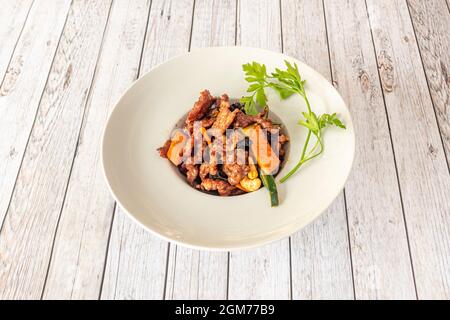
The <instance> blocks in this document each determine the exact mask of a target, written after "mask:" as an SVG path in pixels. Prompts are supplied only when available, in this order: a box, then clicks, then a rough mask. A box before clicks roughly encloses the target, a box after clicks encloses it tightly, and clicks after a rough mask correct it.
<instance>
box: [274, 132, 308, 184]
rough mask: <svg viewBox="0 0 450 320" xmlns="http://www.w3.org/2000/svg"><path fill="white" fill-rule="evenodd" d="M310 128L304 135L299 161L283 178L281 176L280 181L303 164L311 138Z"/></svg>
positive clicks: (283, 180)
mask: <svg viewBox="0 0 450 320" xmlns="http://www.w3.org/2000/svg"><path fill="white" fill-rule="evenodd" d="M311 132H312V131H311V130H309V131H308V135H307V136H306V140H305V144H304V145H303V150H302V155H301V157H300V161H299V162H298V163H297V164H296V166H295V167H294V168H292V169H291V171H289V172H288V173H287V174H286V175H285V176H284V177H283V178H281V180H280V182H281V183H283V182H285V181H286V180H287V179H288V178H289V177H290V176H292V175H293V174H294V173H295V172H296V171H297V170H298V168H300V167H301V165H302V164H303V159H304V158H305V154H306V149H307V148H308V143H309V139H310V138H311Z"/></svg>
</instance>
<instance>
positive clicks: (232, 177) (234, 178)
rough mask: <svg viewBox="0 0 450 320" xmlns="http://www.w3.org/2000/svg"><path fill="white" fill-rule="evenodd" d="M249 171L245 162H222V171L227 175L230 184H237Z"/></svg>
mask: <svg viewBox="0 0 450 320" xmlns="http://www.w3.org/2000/svg"><path fill="white" fill-rule="evenodd" d="M249 171H250V167H249V166H248V165H246V164H237V163H232V164H224V165H223V172H225V174H226V175H227V176H228V183H229V184H231V185H232V186H234V185H237V184H238V183H239V182H240V181H241V180H242V179H243V178H244V177H245V176H246V175H247V174H248V173H249Z"/></svg>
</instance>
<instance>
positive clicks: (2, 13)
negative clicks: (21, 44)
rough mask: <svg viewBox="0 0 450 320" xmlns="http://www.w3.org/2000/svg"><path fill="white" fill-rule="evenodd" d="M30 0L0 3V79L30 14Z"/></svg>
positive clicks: (31, 2)
mask: <svg viewBox="0 0 450 320" xmlns="http://www.w3.org/2000/svg"><path fill="white" fill-rule="evenodd" d="M32 4H33V1H32V0H24V1H8V0H2V1H0V8H2V9H1V10H0V39H1V41H2V44H1V46H0V79H3V76H4V74H5V72H6V69H7V68H8V64H9V61H10V59H11V56H12V54H13V52H14V49H15V47H16V44H17V41H18V39H19V37H20V34H21V33H22V30H23V28H24V25H25V21H26V20H27V17H28V13H29V12H30V9H31V5H32Z"/></svg>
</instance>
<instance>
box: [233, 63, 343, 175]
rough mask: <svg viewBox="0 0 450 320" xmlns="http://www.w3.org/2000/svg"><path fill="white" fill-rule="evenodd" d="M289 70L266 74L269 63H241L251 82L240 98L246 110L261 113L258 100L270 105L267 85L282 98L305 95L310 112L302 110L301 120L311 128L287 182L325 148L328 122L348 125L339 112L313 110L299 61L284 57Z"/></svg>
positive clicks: (337, 125)
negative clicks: (293, 61)
mask: <svg viewBox="0 0 450 320" xmlns="http://www.w3.org/2000/svg"><path fill="white" fill-rule="evenodd" d="M284 63H285V64H286V70H281V69H278V68H276V69H275V72H272V73H271V75H268V74H267V71H266V66H265V65H264V64H259V63H257V62H252V63H247V64H244V65H243V66H242V69H243V70H244V72H245V76H246V78H245V80H246V81H247V82H249V83H250V85H249V87H248V89H247V92H249V93H251V94H250V95H248V96H245V97H242V98H241V102H242V103H243V104H244V109H245V112H246V113H247V114H251V115H255V114H257V113H258V108H257V104H258V105H260V106H266V105H267V96H266V93H265V89H266V88H272V89H274V90H275V91H277V92H278V94H279V95H280V97H281V99H287V98H289V97H290V96H291V95H293V94H299V95H300V96H301V97H303V99H304V101H305V103H306V107H307V112H302V115H303V118H302V119H300V120H299V121H298V124H299V125H301V126H304V127H306V128H307V129H308V133H307V135H306V140H305V143H304V145H303V149H302V154H301V156H300V160H299V162H298V163H297V164H296V165H295V166H294V167H293V168H292V169H291V170H290V171H289V172H288V173H287V174H286V175H285V176H284V177H283V178H281V180H280V182H285V181H286V180H287V179H288V178H289V177H290V176H292V175H293V174H294V173H295V172H296V171H297V170H298V169H299V168H300V167H301V166H302V165H303V164H304V163H306V162H307V161H309V160H312V159H314V158H316V157H317V156H319V155H320V154H321V153H322V152H323V150H324V143H323V130H324V129H325V128H327V127H329V126H333V125H334V126H336V127H339V128H342V129H345V125H344V124H343V123H342V122H341V120H339V118H338V117H337V115H336V113H333V114H328V113H324V114H321V115H317V114H316V113H314V112H313V111H312V110H311V105H310V103H309V100H308V97H307V95H306V91H305V80H303V79H302V77H301V76H300V73H299V71H298V67H297V64H296V63H294V65H292V64H291V63H289V61H286V60H285V61H284ZM312 135H314V136H315V137H316V138H317V141H316V143H315V144H314V145H313V146H312V147H310V146H309V142H310V139H311V136H312Z"/></svg>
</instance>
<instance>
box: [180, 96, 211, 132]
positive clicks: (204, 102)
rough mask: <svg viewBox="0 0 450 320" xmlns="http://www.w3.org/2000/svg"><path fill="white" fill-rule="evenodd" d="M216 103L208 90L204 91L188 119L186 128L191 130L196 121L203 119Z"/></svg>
mask: <svg viewBox="0 0 450 320" xmlns="http://www.w3.org/2000/svg"><path fill="white" fill-rule="evenodd" d="M214 101H215V98H214V97H213V96H212V95H211V94H210V93H209V91H208V90H203V91H202V92H200V97H199V98H198V100H197V102H196V103H195V104H194V107H193V108H192V110H191V111H190V112H189V114H188V116H187V118H186V127H187V128H188V129H191V128H192V126H193V123H194V121H196V120H200V119H201V118H203V117H204V116H205V114H206V113H207V112H208V110H209V108H210V107H211V105H212V104H213V103H214Z"/></svg>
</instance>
